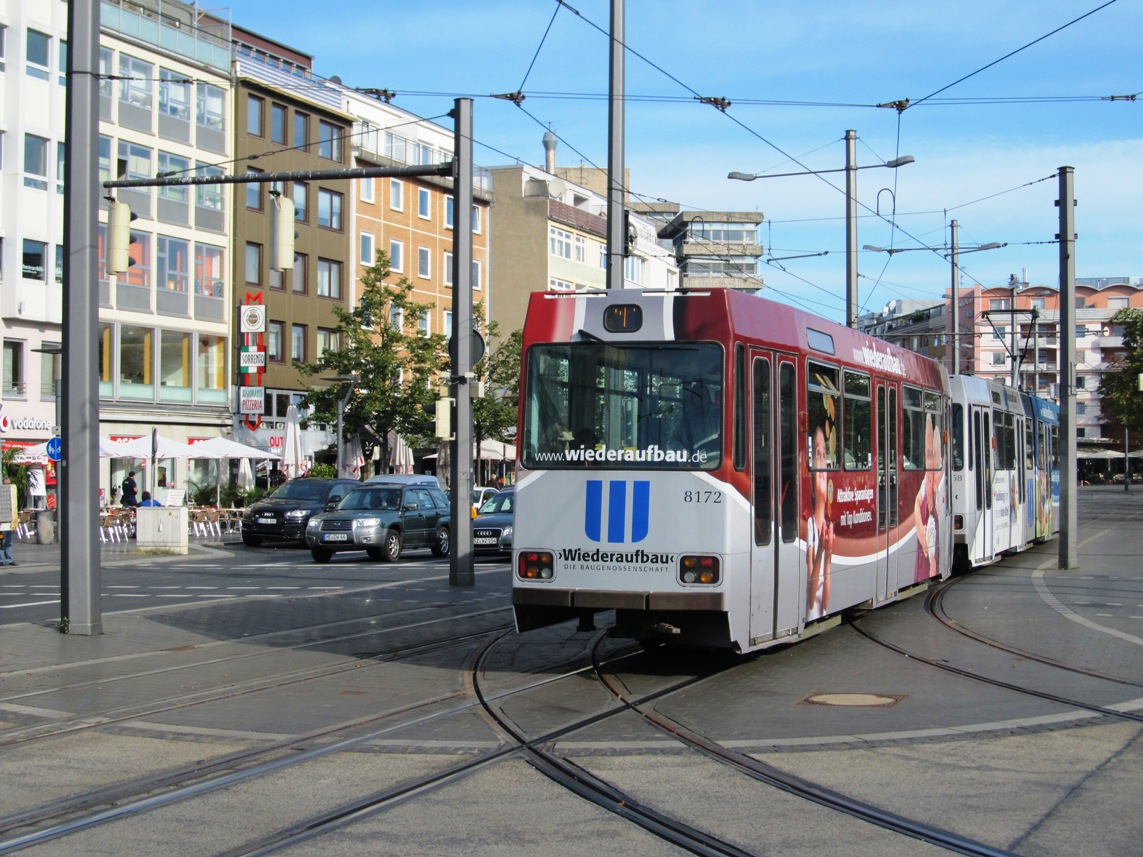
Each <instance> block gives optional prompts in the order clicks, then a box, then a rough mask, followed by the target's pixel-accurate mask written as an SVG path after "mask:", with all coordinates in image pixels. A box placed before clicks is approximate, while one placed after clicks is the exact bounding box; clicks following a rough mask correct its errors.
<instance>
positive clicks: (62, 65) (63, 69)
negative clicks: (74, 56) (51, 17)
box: [56, 39, 67, 86]
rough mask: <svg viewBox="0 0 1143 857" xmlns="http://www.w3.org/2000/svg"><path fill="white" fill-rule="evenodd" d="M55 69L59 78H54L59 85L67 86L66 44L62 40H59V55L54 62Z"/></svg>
mask: <svg viewBox="0 0 1143 857" xmlns="http://www.w3.org/2000/svg"><path fill="white" fill-rule="evenodd" d="M56 68H57V69H59V77H58V78H56V80H58V81H59V85H60V86H67V42H65V41H64V40H63V39H60V55H59V59H58V60H57V62H56Z"/></svg>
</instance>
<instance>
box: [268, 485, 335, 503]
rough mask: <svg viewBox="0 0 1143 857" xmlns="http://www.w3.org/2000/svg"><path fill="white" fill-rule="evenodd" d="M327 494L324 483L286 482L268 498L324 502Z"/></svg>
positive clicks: (327, 489)
mask: <svg viewBox="0 0 1143 857" xmlns="http://www.w3.org/2000/svg"><path fill="white" fill-rule="evenodd" d="M328 492H329V484H328V483H326V482H299V481H294V482H287V483H286V484H285V485H282V486H280V487H279V488H278V489H277V490H275V491H274V493H273V494H271V495H270V496H271V497H272V498H273V499H275V500H324V499H325V495H326V494H327V493H328Z"/></svg>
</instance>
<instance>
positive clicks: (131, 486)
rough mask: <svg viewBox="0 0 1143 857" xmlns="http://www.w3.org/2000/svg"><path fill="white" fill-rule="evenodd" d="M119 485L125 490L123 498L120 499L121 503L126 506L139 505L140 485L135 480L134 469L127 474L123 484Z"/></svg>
mask: <svg viewBox="0 0 1143 857" xmlns="http://www.w3.org/2000/svg"><path fill="white" fill-rule="evenodd" d="M119 487H120V488H121V489H122V491H123V498H122V499H121V500H120V501H119V502H120V503H122V504H123V505H124V506H138V505H139V486H138V484H137V483H136V482H135V471H134V470H132V471H131V472H130V473H128V474H127V478H126V479H124V480H123V484H122V485H121V486H119Z"/></svg>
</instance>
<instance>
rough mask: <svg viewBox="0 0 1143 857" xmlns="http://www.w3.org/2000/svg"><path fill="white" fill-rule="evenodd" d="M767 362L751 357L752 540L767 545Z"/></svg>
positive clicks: (770, 518) (770, 500)
mask: <svg viewBox="0 0 1143 857" xmlns="http://www.w3.org/2000/svg"><path fill="white" fill-rule="evenodd" d="M771 449H772V444H771V441H770V361H769V360H764V359H762V358H760V357H759V358H755V360H754V543H755V544H756V545H768V544H770V539H771V535H772V533H773V531H774V505H773V504H774V484H773V481H772V477H771V474H772V473H773V466H774V465H773V462H772V461H771V455H772V453H771Z"/></svg>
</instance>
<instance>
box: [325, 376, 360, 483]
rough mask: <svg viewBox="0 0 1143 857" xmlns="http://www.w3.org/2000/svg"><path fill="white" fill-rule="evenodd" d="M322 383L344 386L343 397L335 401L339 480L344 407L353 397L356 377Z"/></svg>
mask: <svg viewBox="0 0 1143 857" xmlns="http://www.w3.org/2000/svg"><path fill="white" fill-rule="evenodd" d="M322 380H323V381H330V382H331V383H337V384H345V385H346V386H345V395H344V396H342V397H341V398H340V399H338V401H337V478H338V479H340V478H341V474H342V465H343V464H344V463H345V461H344V460H345V452H344V451H343V448H342V432H343V431H344V426H345V407H346V405H348V404H349V397H350V396H351V395H353V388H354V386H355V385H356V384H357V376H356V375H334V376H332V377H330V378H322Z"/></svg>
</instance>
